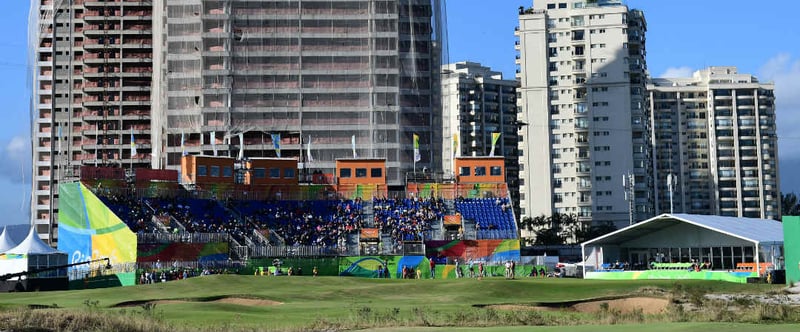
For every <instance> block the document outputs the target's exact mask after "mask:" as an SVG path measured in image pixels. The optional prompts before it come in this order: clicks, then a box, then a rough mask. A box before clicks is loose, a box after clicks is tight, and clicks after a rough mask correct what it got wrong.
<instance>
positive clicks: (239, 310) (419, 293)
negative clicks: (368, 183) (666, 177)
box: [0, 275, 800, 331]
mask: <svg viewBox="0 0 800 332" xmlns="http://www.w3.org/2000/svg"><path fill="white" fill-rule="evenodd" d="M779 287H780V286H773V285H752V284H735V283H726V282H709V281H699V280H687V281H680V282H676V281H671V280H636V281H603V280H582V279H552V278H548V279H520V280H511V281H509V280H505V279H502V278H498V279H494V278H488V279H484V280H480V281H479V280H475V279H448V280H386V279H384V280H379V279H362V278H341V277H319V278H311V277H263V276H237V275H218V276H205V277H199V278H192V279H188V280H183V281H173V282H169V283H163V284H161V283H159V284H152V285H139V286H131V287H118V288H106V289H93V290H80V291H61V292H41V293H4V294H0V308H2V309H0V310H3V311H6V312H9V310H15V308H26V307H27V306H28V305H47V306H57V307H58V308H59V309H54V310H53V311H58V312H64V311H70V312H71V311H76V312H89V313H92V314H97V315H108V314H111V315H113V316H116V317H132V318H131V319H146V320H150V321H154V322H159V323H165V324H167V325H169V324H172V325H174V326H181V327H186V328H188V329H208V330H217V329H223V328H224V329H237V328H238V329H285V330H305V329H313V328H316V329H324V328H327V327H332V328H348V329H349V328H383V327H385V328H390V327H393V326H398V325H399V326H402V328H401V329H400V330H407V329H410V328H412V327H413V329H415V330H418V331H427V330H429V329H428V328H424V329H423V328H422V327H424V326H428V327H432V328H434V330H435V331H444V330H453V329H454V328H457V327H458V328H460V327H475V328H481V331H495V330H496V331H522V330H523V329H524V330H525V331H528V330H530V326H522V327H514V326H513V325H576V324H577V325H585V326H580V327H578V326H571V327H569V329H570V330H571V331H584V330H585V331H597V330H602V329H601V328H605V327H608V326H605V327H603V326H598V324H605V323H609V322H610V323H636V322H644V323H651V322H662V323H659V324H652V323H651V324H652V325H648V326H647V330H648V331H684V330H685V331H702V330H710V329H716V328H721V327H724V326H726V325H722V324H720V325H715V324H712V325H704V324H709V323H669V324H663V323H665V322H672V321H680V320H682V319H689V321H694V320H695V319H699V320H701V321H713V317H711V318H708V319H705V318H702V317H694V316H691V317H689V316H686V317H684V316H681V317H683V318H678V319H671V318H670V317H672V316H669V317H668V315H663V316H664V317H650V316H647V317H645V316H644V315H639V316H626V315H619V314H618V313H616V314H617V315H618V317H616V316H615V317H614V318H613V319H611V320H609V318H607V317H603V316H599V315H596V314H584V313H576V312H542V313H538V312H525V313H509V312H505V311H502V312H501V311H495V310H488V309H481V308H477V307H475V305H482V304H534V303H554V302H565V301H579V300H585V299H593V298H604V297H615V296H624V295H628V294H637V293H641V292H642V290H645V289H649V290H653V289H657V290H661V291H662V292H663V293H664V294H676V293H681V294H689V295H691V294H695V293H700V294H702V293H712V292H716V293H765V292H770V291H776V290H777V289H779ZM229 296H230V297H247V298H256V299H266V300H272V301H278V302H282V304H280V305H272V306H243V305H235V304H226V303H219V302H213V300H215V299H218V298H220V297H229ZM689 297H691V296H689ZM153 300H187V301H189V302H181V303H169V304H164V303H162V304H157V305H156V306H155V307H151V308H144V307H142V306H140V305H135V306H127V307H119V305H120V304H124V303H130V302H136V301H153ZM720 310H724V309H720ZM762 310H763V309H762ZM38 311H41V310H38ZM43 312H46V311H43ZM611 314H615V313H611ZM729 316H736V315H728V316H724V317H729ZM739 316H741V319H742V321H744V322H757V321H758V320H759V319H761V320H767V319H771V318H769V317H763V316H765V315H764V314H763V313H762V314H761V316H758V313H757V312H756V313H754V314H753V316H752V317H751V316H747V315H744V314H740V315H739ZM767 316H768V315H767ZM687 317H688V318H687ZM753 317H755V318H753ZM758 317H761V318H758ZM786 317H792V319H790V321H793V322H794V321H795V320H794V319H795V318H794V317H800V314H797V315H795V314H794V313H793V312H792V313H790V314H787V316H786ZM673 318H674V317H673ZM798 321H799V322H800V319H798ZM769 322H771V323H774V321H769ZM587 324H588V325H587ZM698 324H699V325H698ZM764 326H765V325H748V324H744V325H741V326H737V327H736V331H748V329H749V328H751V327H752V328H763V327H764ZM417 327H419V328H417ZM770 327H771V328H770V330H771V331H774V330H775V329H772V327H777V328H778V329H777V330H776V331H780V330H781V329H783V328H784V327H786V328H788V329H787V331H788V330H789V329H791V330H796V329H798V328H800V326H798V325H794V326H791V325H776V326H772V325H770ZM641 329H642V326H641V325H619V326H614V329H613V330H614V331H626V330H631V331H633V330H641ZM548 330H550V329H548V328H542V329H541V331H548ZM553 330H557V329H553ZM385 331H394V330H391V329H386V330H385ZM462 331H471V329H469V328H467V329H463V330H462Z"/></svg>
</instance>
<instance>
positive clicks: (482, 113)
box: [441, 62, 519, 202]
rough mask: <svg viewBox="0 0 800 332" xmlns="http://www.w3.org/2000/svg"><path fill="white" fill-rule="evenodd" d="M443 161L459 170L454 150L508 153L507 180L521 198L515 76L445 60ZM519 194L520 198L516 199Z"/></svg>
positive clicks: (450, 168)
mask: <svg viewBox="0 0 800 332" xmlns="http://www.w3.org/2000/svg"><path fill="white" fill-rule="evenodd" d="M442 122H443V137H444V141H443V146H442V156H441V159H442V167H443V169H444V172H445V174H455V170H454V169H453V157H454V156H488V155H489V154H490V153H491V152H492V134H493V133H497V134H500V137H499V139H498V140H497V144H495V147H494V155H495V156H502V157H505V169H506V182H507V183H508V184H509V190H510V192H511V195H512V201H514V202H518V201H519V199H518V173H519V158H518V155H519V152H518V147H517V142H518V141H519V136H518V135H517V126H518V125H519V124H518V122H517V81H516V80H507V79H503V74H502V73H500V72H497V71H492V69H491V68H489V67H484V66H482V65H481V64H480V63H475V62H456V63H451V64H447V65H444V66H442ZM515 198H516V199H515Z"/></svg>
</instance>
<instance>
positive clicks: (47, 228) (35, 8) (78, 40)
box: [29, 0, 153, 243]
mask: <svg viewBox="0 0 800 332" xmlns="http://www.w3.org/2000/svg"><path fill="white" fill-rule="evenodd" d="M31 6H32V7H31V11H30V20H29V22H30V30H29V31H30V32H29V41H30V47H31V53H30V56H31V62H30V63H31V64H32V66H33V68H32V69H31V70H32V73H31V75H32V82H33V86H32V88H33V93H32V100H31V121H32V123H31V128H32V136H33V137H32V140H33V142H32V146H33V168H34V169H33V188H32V199H31V219H32V223H33V224H34V225H36V229H37V232H38V233H39V234H40V237H41V238H43V239H45V240H48V241H50V242H51V243H54V242H55V240H56V239H57V237H58V229H57V221H56V217H57V213H58V183H59V181H61V180H63V179H75V178H77V177H78V176H79V174H78V173H79V169H80V166H81V165H106V166H116V167H124V168H133V167H149V166H150V161H151V160H150V147H151V107H150V106H151V104H150V93H151V82H152V71H153V65H152V58H153V56H152V54H153V53H152V40H153V39H152V32H151V31H152V28H151V27H152V7H151V3H150V1H141V0H140V1H134V0H125V1H115V2H111V1H109V2H101V1H81V0H74V1H59V0H41V1H39V0H36V1H33V2H32V5H31ZM131 140H133V141H134V142H135V144H136V149H137V150H136V151H137V154H136V155H134V156H132V155H131V152H132V149H131Z"/></svg>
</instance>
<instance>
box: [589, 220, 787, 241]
mask: <svg viewBox="0 0 800 332" xmlns="http://www.w3.org/2000/svg"><path fill="white" fill-rule="evenodd" d="M680 224H690V225H693V226H697V227H700V228H704V229H707V230H710V231H712V232H716V233H720V234H724V235H727V236H730V237H734V238H737V239H740V240H744V241H747V242H751V243H753V244H759V243H769V242H783V226H782V224H781V223H780V222H779V221H776V220H771V219H758V218H740V217H722V216H710V215H698V214H680V213H679V214H662V215H659V216H656V217H653V218H650V219H647V220H645V221H642V222H640V223H637V224H634V225H631V226H628V227H625V228H623V229H620V230H617V231H615V232H611V233H608V234H606V235H603V236H600V237H597V238H594V239H591V240H589V241H586V242H584V243H582V244H581V246H584V247H585V246H587V245H604V244H610V245H614V244H622V243H625V242H628V241H632V240H635V239H638V238H641V237H643V236H645V235H648V234H651V233H655V232H658V231H661V230H665V229H667V228H671V227H673V226H677V225H680Z"/></svg>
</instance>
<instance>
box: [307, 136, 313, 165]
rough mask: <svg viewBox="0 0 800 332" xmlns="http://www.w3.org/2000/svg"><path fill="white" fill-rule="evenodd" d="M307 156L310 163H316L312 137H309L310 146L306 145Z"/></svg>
mask: <svg viewBox="0 0 800 332" xmlns="http://www.w3.org/2000/svg"><path fill="white" fill-rule="evenodd" d="M306 155H307V156H308V158H307V160H308V162H314V157H312V156H311V135H308V145H306Z"/></svg>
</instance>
